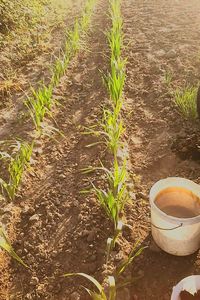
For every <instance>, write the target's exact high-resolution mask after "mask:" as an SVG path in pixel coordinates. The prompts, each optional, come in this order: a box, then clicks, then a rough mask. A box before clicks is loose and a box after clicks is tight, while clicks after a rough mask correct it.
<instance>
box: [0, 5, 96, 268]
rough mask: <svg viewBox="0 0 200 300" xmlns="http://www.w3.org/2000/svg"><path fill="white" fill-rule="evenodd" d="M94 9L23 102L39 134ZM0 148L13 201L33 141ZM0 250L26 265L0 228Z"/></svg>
mask: <svg viewBox="0 0 200 300" xmlns="http://www.w3.org/2000/svg"><path fill="white" fill-rule="evenodd" d="M93 7H94V0H87V2H86V5H85V8H84V11H83V13H82V17H81V18H80V20H79V21H78V20H76V21H75V24H74V27H73V29H72V30H70V31H68V32H67V39H66V44H65V49H64V51H62V52H61V54H60V56H59V57H58V58H57V59H56V61H55V62H54V65H53V67H52V76H51V80H50V83H49V85H47V86H46V85H44V84H43V85H42V86H40V87H39V88H38V89H37V90H35V89H33V88H32V96H31V97H28V98H27V99H26V100H25V101H24V103H25V105H26V107H27V108H28V111H29V113H30V116H31V118H32V120H33V122H34V125H35V128H36V130H37V131H39V132H41V131H42V127H43V125H42V122H43V120H44V118H45V117H46V116H50V117H52V107H53V105H54V104H55V102H56V101H55V100H54V99H53V89H54V88H55V87H57V86H58V84H59V82H60V79H61V77H62V76H63V75H64V74H65V71H66V69H67V66H68V64H69V62H70V61H71V59H72V58H73V56H74V55H75V54H76V53H77V51H78V50H79V49H80V46H81V41H82V37H83V36H84V34H85V33H86V30H87V29H88V27H89V24H90V19H91V14H92V10H93ZM55 130H56V129H55ZM1 146H2V151H1V152H0V160H1V161H3V163H4V165H5V166H6V169H7V170H8V178H7V179H3V178H0V185H1V188H2V193H3V195H5V194H6V195H5V196H7V198H8V199H9V200H14V198H15V196H16V194H17V192H18V190H19V186H20V183H21V181H22V176H23V173H24V171H25V169H27V168H28V167H29V166H30V160H31V155H32V151H33V146H34V142H32V143H28V142H23V141H20V140H16V141H15V142H13V141H6V142H1ZM0 247H1V248H2V249H4V250H6V251H7V252H8V253H9V254H10V255H11V256H12V257H14V258H15V259H16V260H18V261H19V262H20V263H22V264H23V265H24V266H26V265H25V264H24V263H23V261H22V260H21V259H20V258H19V257H18V256H17V254H16V253H15V252H14V250H13V248H12V247H11V244H10V243H9V241H8V239H7V238H6V235H5V233H4V230H3V229H2V228H0Z"/></svg>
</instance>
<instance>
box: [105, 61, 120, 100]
mask: <svg viewBox="0 0 200 300" xmlns="http://www.w3.org/2000/svg"><path fill="white" fill-rule="evenodd" d="M105 81H106V84H107V88H108V92H109V94H110V98H111V100H112V101H113V103H114V105H117V103H118V102H119V101H121V102H122V101H123V100H122V99H121V98H122V93H123V88H124V84H125V61H124V60H121V59H118V60H117V61H116V60H113V61H112V65H111V73H109V74H108V76H107V77H106V78H105Z"/></svg>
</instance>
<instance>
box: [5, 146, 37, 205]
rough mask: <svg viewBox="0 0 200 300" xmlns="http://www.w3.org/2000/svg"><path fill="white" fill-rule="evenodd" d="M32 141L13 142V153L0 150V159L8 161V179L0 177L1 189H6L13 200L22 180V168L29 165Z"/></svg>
mask: <svg viewBox="0 0 200 300" xmlns="http://www.w3.org/2000/svg"><path fill="white" fill-rule="evenodd" d="M32 150H33V143H32V144H31V145H29V144H28V143H27V142H20V141H16V142H15V151H14V154H8V153H7V152H5V151H4V152H0V159H1V160H3V161H7V162H8V173H9V180H8V181H5V180H3V179H2V178H0V184H1V187H2V189H3V191H6V193H7V196H8V197H9V199H10V200H13V199H14V197H15V195H16V193H17V191H18V188H19V185H20V183H21V180H22V175H23V172H24V170H25V169H26V168H27V167H28V166H29V162H30V159H31V154H32Z"/></svg>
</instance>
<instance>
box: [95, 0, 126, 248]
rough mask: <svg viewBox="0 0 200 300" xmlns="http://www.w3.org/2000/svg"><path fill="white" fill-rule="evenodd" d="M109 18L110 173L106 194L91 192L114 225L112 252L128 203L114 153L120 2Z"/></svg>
mask: <svg viewBox="0 0 200 300" xmlns="http://www.w3.org/2000/svg"><path fill="white" fill-rule="evenodd" d="M110 18H111V22H112V26H111V29H110V31H109V32H107V34H106V35H107V40H108V43H109V47H110V72H109V73H108V74H106V75H105V76H104V81H105V83H106V86H107V89H108V93H109V98H110V103H109V107H108V108H104V110H103V120H102V130H101V132H102V136H103V137H104V141H105V143H106V144H107V147H108V148H109V149H110V151H111V153H112V154H113V163H112V167H111V170H106V174H107V182H108V183H109V188H108V190H106V191H105V190H102V189H98V188H95V192H96V194H97V197H98V199H99V201H100V203H101V204H102V206H103V207H104V208H105V210H106V212H107V215H108V216H109V218H110V219H111V220H112V221H113V224H114V232H115V233H114V237H113V238H112V239H108V249H110V250H112V248H113V247H114V246H115V242H116V239H117V237H118V235H119V234H120V231H121V230H122V226H123V221H122V214H123V210H124V205H125V204H126V202H127V201H128V198H129V196H128V192H127V188H126V181H127V175H128V174H127V169H126V159H125V158H124V159H123V162H122V163H121V162H120V161H121V160H119V158H118V152H119V150H120V149H121V148H122V147H123V142H122V135H123V133H124V129H125V128H124V125H123V119H122V117H121V109H122V106H123V101H124V99H123V88H124V84H125V63H126V62H125V59H123V58H122V56H121V51H122V48H123V22H122V17H121V7H120V0H110Z"/></svg>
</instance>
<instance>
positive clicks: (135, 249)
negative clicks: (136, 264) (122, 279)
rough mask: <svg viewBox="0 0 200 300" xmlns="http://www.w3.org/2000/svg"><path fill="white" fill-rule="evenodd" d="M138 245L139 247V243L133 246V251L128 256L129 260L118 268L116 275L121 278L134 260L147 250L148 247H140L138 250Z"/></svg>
mask: <svg viewBox="0 0 200 300" xmlns="http://www.w3.org/2000/svg"><path fill="white" fill-rule="evenodd" d="M138 245H139V241H138V242H136V243H135V245H134V246H133V249H132V250H131V252H130V253H129V255H128V258H127V259H125V260H124V261H123V262H122V263H121V264H120V265H119V267H118V268H117V270H116V275H117V276H119V275H121V274H122V273H123V272H124V271H125V269H126V268H127V267H128V266H129V265H130V264H131V263H132V262H133V260H134V259H135V258H136V257H138V256H139V255H140V254H141V253H142V252H143V251H144V249H146V248H147V247H140V248H139V249H138Z"/></svg>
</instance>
